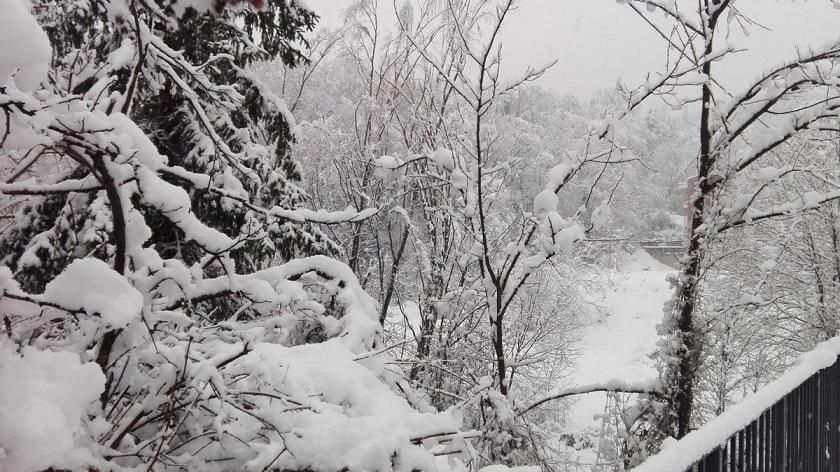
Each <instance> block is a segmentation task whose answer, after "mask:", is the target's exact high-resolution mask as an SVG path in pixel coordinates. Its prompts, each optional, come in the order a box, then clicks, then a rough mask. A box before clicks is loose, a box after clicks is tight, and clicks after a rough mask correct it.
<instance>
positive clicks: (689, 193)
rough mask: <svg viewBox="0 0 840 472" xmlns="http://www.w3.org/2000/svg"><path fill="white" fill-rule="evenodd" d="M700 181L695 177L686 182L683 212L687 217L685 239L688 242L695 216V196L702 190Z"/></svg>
mask: <svg viewBox="0 0 840 472" xmlns="http://www.w3.org/2000/svg"><path fill="white" fill-rule="evenodd" d="M699 182H700V179H699V178H698V177H697V176H696V175H693V176H691V177H689V178H688V180H687V181H686V182H685V184H683V185H685V198H684V200H683V210H684V213H683V214H684V215H685V224H684V226H683V228H684V231H683V237H684V238H685V240H686V241H689V240H690V239H691V217H692V216H693V214H694V196H695V195H696V194H697V191H698V190H700V185H699Z"/></svg>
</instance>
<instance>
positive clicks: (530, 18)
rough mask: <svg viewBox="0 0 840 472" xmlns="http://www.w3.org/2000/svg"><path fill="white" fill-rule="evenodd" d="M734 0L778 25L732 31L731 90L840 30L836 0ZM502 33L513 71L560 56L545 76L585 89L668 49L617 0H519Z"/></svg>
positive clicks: (649, 64) (335, 5)
mask: <svg viewBox="0 0 840 472" xmlns="http://www.w3.org/2000/svg"><path fill="white" fill-rule="evenodd" d="M307 1H308V4H309V5H310V7H312V8H313V9H314V10H315V11H316V13H318V14H319V15H321V16H322V17H323V20H322V22H323V23H324V24H325V25H328V26H335V25H337V24H338V22H339V18H340V11H341V10H342V9H343V8H344V7H345V6H346V5H347V4H348V3H349V1H348V0H307ZM381 3H382V4H384V6H387V7H388V8H384V7H383V8H382V10H383V12H386V13H387V14H388V15H393V7H391V2H390V1H389V0H384V1H382V2H381ZM736 6H737V7H738V8H739V9H740V10H741V11H742V12H744V13H745V14H747V15H748V16H750V17H751V18H752V19H753V20H755V21H757V22H759V23H761V24H763V25H765V26H767V27H768V28H771V29H772V31H765V30H763V29H761V28H757V27H753V28H752V31H751V34H750V36H749V37H735V38H733V39H735V41H734V42H735V43H736V44H737V45H738V46H739V47H744V48H747V49H748V51H747V52H744V53H740V54H738V55H737V56H732V57H730V58H729V59H728V60H727V61H725V62H723V63H722V64H721V65H719V66H718V74H720V75H719V76H718V77H720V78H722V82H723V84H724V85H726V86H727V87H731V88H732V89H733V91H735V90H737V89H738V88H740V87H741V86H743V84H745V83H747V82H748V81H749V80H750V78H751V77H753V76H755V75H757V73H758V72H760V71H761V69H762V68H764V67H767V66H770V65H773V64H775V63H778V62H781V61H782V60H784V59H785V58H789V57H792V56H793V55H794V54H795V52H796V49H795V47H796V46H797V45H798V46H800V47H807V46H808V45H809V44H814V45H818V44H822V43H824V42H825V41H827V40H829V39H832V38H833V37H840V10H838V9H835V8H834V7H833V5H832V2H831V0H737V3H736ZM391 18H392V16H391V17H389V18H388V19H387V21H388V22H389V23H390V21H391ZM502 41H503V44H504V48H505V49H504V51H503V60H502V64H503V68H506V69H507V71H508V73H509V74H511V75H515V74H516V72H517V71H519V70H521V69H522V68H524V67H525V66H527V65H528V64H532V65H540V64H543V63H546V62H549V61H551V60H553V59H557V60H558V61H559V62H558V63H557V65H556V66H554V68H553V69H552V70H550V71H549V72H548V73H547V74H546V75H545V76H544V77H543V78H542V79H540V81H539V84H540V85H542V86H544V87H547V88H550V89H552V90H554V91H555V92H557V93H560V94H571V95H579V96H589V95H591V94H592V92H594V91H595V90H598V89H602V88H613V87H614V86H615V83H616V80H617V79H619V78H621V79H622V80H624V81H625V82H626V83H627V85H634V84H637V83H640V82H642V81H643V80H644V74H645V73H646V72H648V71H658V70H661V69H662V67H663V65H664V57H665V56H664V54H665V49H664V46H663V44H662V41H661V39H659V37H658V36H656V35H655V34H654V33H653V32H652V30H651V29H650V27H648V26H647V25H645V24H644V23H643V22H642V20H641V19H640V18H639V17H638V16H637V15H636V14H635V13H633V12H632V10H630V9H629V8H628V7H627V6H624V5H620V4H618V3H617V2H616V1H615V0H520V2H519V8H518V10H517V11H516V12H515V14H514V15H513V16H512V17H511V18H510V20H509V22H508V24H507V28H506V29H505V31H504V35H503V37H502Z"/></svg>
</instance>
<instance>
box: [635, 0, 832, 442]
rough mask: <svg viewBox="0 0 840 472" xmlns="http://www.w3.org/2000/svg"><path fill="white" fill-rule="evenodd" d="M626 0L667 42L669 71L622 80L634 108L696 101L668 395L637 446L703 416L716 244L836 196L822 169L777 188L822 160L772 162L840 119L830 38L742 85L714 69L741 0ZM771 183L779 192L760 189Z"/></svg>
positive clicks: (666, 372)
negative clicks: (795, 184) (804, 184)
mask: <svg viewBox="0 0 840 472" xmlns="http://www.w3.org/2000/svg"><path fill="white" fill-rule="evenodd" d="M619 3H622V4H625V5H626V6H627V7H628V8H631V9H632V10H634V11H635V12H636V13H638V14H639V15H640V16H642V17H644V18H645V20H647V21H646V23H647V24H648V25H650V26H651V27H652V28H653V29H654V30H655V32H656V33H657V34H658V35H659V36H660V37H662V38H663V40H664V42H665V44H666V46H667V48H668V61H667V66H666V70H664V71H663V72H661V73H656V74H651V75H650V76H649V77H648V80H647V81H646V82H645V83H644V84H642V85H641V86H639V87H637V88H634V89H630V88H624V92H625V94H626V96H627V103H628V106H627V110H628V112H629V111H631V110H633V109H635V108H636V107H637V106H638V105H639V104H641V103H643V102H644V101H646V100H648V99H649V98H651V97H661V98H663V99H664V100H665V101H666V102H667V103H668V104H669V105H671V106H674V107H682V106H684V105H687V104H689V103H698V104H699V105H700V119H699V123H698V132H697V134H698V136H699V150H698V153H697V161H696V172H697V179H698V188H697V191H696V192H695V193H694V195H693V199H692V208H691V210H692V217H691V220H690V223H689V225H688V226H689V234H690V240H689V243H688V251H687V255H686V258H685V260H684V262H683V264H682V268H681V273H680V276H679V280H678V281H676V295H675V299H674V303H673V304H672V306H671V307H669V308H668V309H667V310H666V311H667V314H666V317H665V320H664V323H663V325H662V334H663V335H665V336H666V339H665V340H664V341H663V343H662V345H661V349H660V353H659V359H660V360H661V361H662V364H663V376H664V377H663V380H664V383H665V386H666V388H667V396H668V398H669V400H668V401H667V402H666V403H664V404H659V405H654V404H650V405H648V406H649V407H651V410H650V411H649V413H650V415H648V416H647V418H648V420H649V421H644V422H642V423H641V429H640V430H639V433H640V437H642V439H641V440H640V442H639V448H640V449H643V450H651V449H655V448H656V447H658V443H659V442H660V441H661V440H662V439H663V437H664V436H666V435H669V434H673V435H675V436H676V437H678V438H679V437H682V436H684V435H685V434H687V433H688V432H689V431H690V430H691V429H692V428H694V427H695V426H696V424H697V423H696V421H695V419H696V418H695V398H696V395H697V384H698V380H699V374H700V370H701V366H702V358H703V348H704V343H705V342H706V340H705V339H704V336H703V327H704V325H705V323H706V322H707V321H708V319H706V314H704V313H703V311H702V306H701V304H700V302H701V298H700V294H701V292H702V289H703V287H704V283H703V280H704V276H705V275H706V274H707V273H708V270H709V268H710V266H711V264H712V263H713V261H712V260H711V259H710V257H709V256H710V251H711V249H710V248H712V247H714V245H715V244H718V242H719V241H720V240H721V238H723V235H724V234H729V233H731V232H732V230H736V229H738V228H742V227H745V226H750V225H753V224H756V222H760V221H763V220H768V219H776V218H784V217H788V216H790V215H795V214H799V213H803V212H809V211H812V210H814V209H817V208H819V207H820V206H821V205H823V204H825V203H827V202H832V201H835V200H837V199H838V198H840V185H838V183H837V182H836V180H834V179H833V178H832V177H831V176H827V175H825V174H824V173H821V172H818V173H821V174H822V175H823V177H824V179H823V180H822V184H821V185H820V186H818V187H814V188H812V189H809V190H806V189H800V192H799V193H797V194H794V195H791V194H790V193H788V192H784V191H782V192H776V191H775V190H774V189H776V188H778V187H779V186H783V185H784V180H785V179H784V178H783V177H785V176H787V175H790V174H803V173H804V174H808V173H812V172H813V170H814V169H813V168H811V167H809V166H808V165H807V164H805V163H804V162H802V161H801V160H796V159H791V160H790V161H789V162H785V163H784V164H782V165H781V166H775V165H773V156H774V155H776V156H778V154H777V153H778V151H780V150H784V149H785V148H786V147H787V146H788V143H790V142H791V140H792V139H793V138H795V137H797V136H800V135H802V134H803V133H806V132H810V130H817V129H825V130H834V129H836V128H837V126H836V119H837V116H838V111H840V94H839V93H838V92H840V90H838V87H837V84H838V80H837V79H838V74H840V67H838V63H837V61H838V59H840V46H839V45H838V42H837V41H834V42H829V43H828V44H825V45H823V46H821V47H817V48H812V49H808V50H803V51H800V52H799V54H798V55H797V56H796V57H794V58H792V59H791V60H788V61H786V62H781V63H779V64H778V65H777V66H774V67H769V68H768V69H767V70H765V71H763V72H761V73H760V74H757V78H756V79H755V80H754V81H753V82H752V83H751V84H750V85H748V86H747V87H746V89H744V90H742V91H739V92H732V91H729V90H726V89H725V88H724V87H722V86H721V85H720V83H719V82H718V81H717V80H716V73H715V72H716V71H717V69H718V68H719V67H721V66H722V65H724V64H726V61H727V60H728V59H729V58H730V56H732V53H733V52H735V51H736V49H737V47H736V45H735V44H733V43H732V42H731V41H730V42H726V41H725V38H724V36H725V35H728V33H729V32H730V30H731V31H736V30H738V29H742V28H746V27H747V26H749V25H751V24H752V21H751V20H750V19H749V18H747V17H745V16H744V15H743V14H742V13H741V11H740V10H738V9H737V8H736V7H735V6H734V2H733V1H730V0H702V1H700V2H687V3H686V2H674V1H662V0H622V1H620V2H619ZM651 14H664V15H665V17H666V18H667V19H668V20H669V24H668V25H664V24H663V23H661V22H657V21H654V20H651V19H649V15H651ZM732 57H735V56H732ZM757 72H758V71H757ZM749 174H753V175H760V176H761V178H760V179H759V181H755V182H754V185H752V186H748V187H738V186H737V184H738V182H739V181H740V182H743V181H744V178H745V177H746V176H747V175H749ZM736 189H737V190H736ZM771 193H773V194H774V195H775V197H776V198H772V199H769V200H766V199H764V198H763V197H765V196H767V195H770V194H771Z"/></svg>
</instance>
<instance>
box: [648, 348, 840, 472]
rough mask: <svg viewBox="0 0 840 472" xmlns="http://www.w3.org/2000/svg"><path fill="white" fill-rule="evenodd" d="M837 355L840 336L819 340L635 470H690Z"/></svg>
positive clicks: (667, 471)
mask: <svg viewBox="0 0 840 472" xmlns="http://www.w3.org/2000/svg"><path fill="white" fill-rule="evenodd" d="M838 355H840V337H836V338H832V339H830V340H828V341H825V342H823V343H820V344H819V345H818V346H817V347H816V349H814V350H813V351H811V352H808V353H806V354H803V355H802V356H801V357H800V358H799V361H798V362H797V363H796V364H795V365H794V366H793V367H791V368H790V369H789V370H788V371H787V372H785V373H784V375H782V376H781V377H779V378H778V379H776V380H774V381H773V382H770V383H769V384H767V385H766V386H765V387H764V388H762V389H761V390H759V391H758V392H756V393H754V394H752V395H749V396H747V397H745V398H744V399H743V400H742V401H741V402H740V403H738V404H737V405H735V406H733V407H732V408H730V409H729V410H727V411H725V412H724V413H723V414H722V415H720V416H718V417H717V418H715V419H713V420H712V421H710V422H708V423H707V424H706V425H705V426H703V427H702V428H700V429H698V430H696V431H693V432H691V433H689V434H688V435H687V436H686V437H684V438H683V439H681V440H680V441H678V442H676V443H674V444H672V445H670V446H668V448H667V449H664V450H663V451H661V452H660V453H659V454H657V455H655V456H653V457H651V458H650V459H648V460H647V461H645V462H644V463H642V464H641V465H640V466H638V467H637V468H635V469H633V470H634V471H635V472H675V471H681V470H686V469H688V468H689V467H691V466H692V465H693V464H694V463H695V462H697V461H698V460H700V459H702V458H703V457H704V456H705V455H706V454H708V453H710V452H711V451H712V450H713V449H714V448H716V447H718V446H719V445H721V444H723V443H724V442H725V441H726V440H727V439H729V438H730V437H731V436H732V435H734V434H735V433H737V432H738V431H740V430H741V429H743V428H744V427H745V426H747V425H748V424H750V423H751V422H753V421H754V420H755V419H756V418H758V417H759V416H760V415H761V413H763V412H764V411H765V410H767V409H768V408H770V407H772V406H773V405H774V404H775V403H776V402H778V401H779V400H781V399H782V398H783V397H784V396H785V395H787V394H788V393H790V392H791V391H793V390H794V389H796V387H798V386H799V385H801V384H802V383H803V382H804V381H806V380H807V379H808V378H809V377H811V376H812V375H814V374H815V373H817V372H818V371H820V370H822V369H824V368H826V367H829V366H831V365H832V364H834V362H835V361H836V360H837V356H838Z"/></svg>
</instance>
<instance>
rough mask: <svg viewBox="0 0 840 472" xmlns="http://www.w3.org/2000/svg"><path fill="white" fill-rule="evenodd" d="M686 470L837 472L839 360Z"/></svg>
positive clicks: (839, 448)
mask: <svg viewBox="0 0 840 472" xmlns="http://www.w3.org/2000/svg"><path fill="white" fill-rule="evenodd" d="M701 429H702V428H701ZM686 470H687V471H694V472H724V471H725V472H776V471H780V472H823V471H831V472H840V360H838V361H836V362H835V363H834V364H833V365H831V366H830V367H827V368H824V369H822V370H820V371H818V372H817V373H815V374H814V375H812V376H811V377H810V378H808V379H807V380H806V381H805V382H803V383H802V384H800V385H799V387H797V388H796V389H794V390H793V391H791V392H790V393H788V394H787V395H786V396H784V397H783V398H782V399H781V400H779V401H778V402H776V403H775V404H774V405H773V406H771V407H770V408H768V409H766V410H764V412H763V413H761V415H760V416H759V417H758V418H757V419H756V420H755V421H753V422H752V423H750V424H749V425H747V426H746V427H745V428H743V429H741V430H740V431H738V432H737V433H735V434H734V435H732V436H730V437H729V439H727V440H726V441H725V442H724V443H723V444H721V445H720V446H718V447H717V448H715V449H714V450H712V452H710V453H709V454H707V455H706V456H704V457H703V458H702V459H700V460H699V461H698V462H696V463H695V464H694V465H693V466H692V467H690V468H688V469H686ZM675 472H676V471H675Z"/></svg>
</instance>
